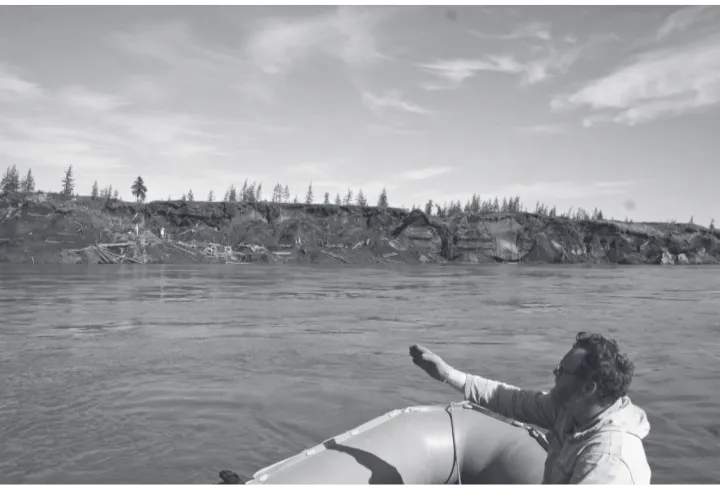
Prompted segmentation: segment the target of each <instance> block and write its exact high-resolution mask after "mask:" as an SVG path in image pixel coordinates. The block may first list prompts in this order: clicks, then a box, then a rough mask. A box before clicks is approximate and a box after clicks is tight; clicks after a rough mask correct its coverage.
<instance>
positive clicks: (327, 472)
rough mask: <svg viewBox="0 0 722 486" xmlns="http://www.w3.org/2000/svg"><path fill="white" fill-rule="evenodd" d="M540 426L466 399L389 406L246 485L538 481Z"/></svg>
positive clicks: (542, 454)
mask: <svg viewBox="0 0 722 486" xmlns="http://www.w3.org/2000/svg"><path fill="white" fill-rule="evenodd" d="M544 444H545V441H544V438H543V436H542V435H541V433H540V432H538V431H536V430H535V429H533V428H531V427H528V426H526V425H523V424H520V423H518V422H514V421H511V420H508V419H505V418H502V417H500V416H498V415H496V414H493V413H492V412H489V411H488V410H485V409H483V408H481V407H478V406H475V405H471V404H469V403H468V402H462V403H456V404H451V405H446V406H423V407H409V408H406V409H402V410H394V411H392V412H389V413H387V414H384V415H382V416H380V417H378V418H376V419H373V420H371V421H369V422H367V423H365V424H363V425H361V426H359V427H358V428H356V429H353V430H350V431H348V432H345V433H343V434H341V435H339V436H336V437H333V438H331V439H329V440H327V441H325V442H323V443H322V444H319V445H317V446H316V447H313V448H311V449H308V450H306V451H304V452H302V453H300V454H297V455H295V456H292V457H290V458H288V459H286V460H283V461H281V462H278V463H276V464H274V465H272V466H269V467H267V468H265V469H262V470H260V471H258V472H257V473H256V474H254V476H253V479H252V480H250V481H248V483H247V484H291V483H295V484H309V483H313V484H329V483H336V484H379V483H381V484H404V483H411V484H446V483H456V482H458V480H459V474H458V471H461V482H463V483H465V484H487V483H495V484H534V483H536V484H540V483H541V481H542V476H543V471H544V461H545V459H546V451H545V447H544Z"/></svg>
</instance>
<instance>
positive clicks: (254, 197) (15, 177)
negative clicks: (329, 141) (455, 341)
mask: <svg viewBox="0 0 722 486" xmlns="http://www.w3.org/2000/svg"><path fill="white" fill-rule="evenodd" d="M60 182H61V190H60V194H63V195H66V196H73V195H76V196H77V194H76V193H74V191H75V177H74V175H73V166H72V165H70V166H69V167H68V169H67V170H66V171H65V174H64V177H63V179H62V180H61V181H60ZM130 190H131V194H132V195H133V197H135V200H136V202H144V201H145V200H146V195H147V192H148V188H147V186H146V184H145V181H144V180H143V178H142V177H141V176H138V177H137V178H136V179H135V181H133V184H132V185H131V186H130ZM0 192H3V193H11V192H26V193H27V192H35V178H34V177H33V173H32V170H31V169H28V172H27V174H26V175H25V176H24V177H22V178H21V177H20V175H19V173H18V170H17V168H16V166H15V165H13V166H12V167H8V168H7V169H6V171H5V173H4V174H3V176H2V179H1V180H0ZM90 197H91V199H101V198H102V199H106V200H119V199H120V195H119V192H118V189H117V188H116V189H114V188H113V186H112V185H108V186H106V187H104V188H102V189H100V188H99V186H98V181H97V180H96V181H94V182H93V187H92V189H91V191H90ZM168 200H170V197H168ZM181 200H182V201H195V196H194V194H193V190H192V189H190V190H189V191H188V192H187V193H185V194H183V195H182V196H181ZM206 201H208V202H214V201H215V194H214V192H213V190H211V191H210V192H209V193H208V196H207V198H206ZM223 201H225V202H242V203H255V202H261V201H265V199H263V186H262V183H260V182H259V183H256V181H253V182H250V183H249V181H248V180H245V181H244V182H243V185H242V186H241V187H240V188H236V186H235V185H234V184H231V185H230V187H229V188H228V189H227V190H226V192H225V194H224V196H223ZM314 201H315V197H314V192H313V182H310V183H309V184H308V189H307V191H306V196H305V198H304V201H303V202H304V203H305V204H314ZM270 202H272V203H287V204H288V203H295V204H298V203H299V200H298V196H294V198H293V200H291V192H290V191H289V188H288V185H285V186H284V185H282V184H280V183H277V184H276V185H275V186H274V187H273V191H272V194H271V200H270ZM322 204H326V205H331V204H333V205H336V206H353V205H355V206H360V207H367V206H368V205H369V203H368V200H367V199H366V196H365V195H364V193H363V191H362V190H361V189H359V190H358V192H356V193H355V194H354V192H353V191H352V190H351V189H350V188H349V189H348V191H347V192H346V194H344V195H343V197H342V196H341V194H340V193H336V196H335V198H334V199H333V202H331V194H330V193H328V192H325V193H324V195H323V203H322ZM376 207H379V208H388V207H389V198H388V193H387V192H386V188H383V189H382V190H381V193H380V194H379V196H378V199H377V201H376ZM412 209H419V210H421V209H422V208H421V207H418V208H417V207H416V205H414V206H413V207H412ZM423 211H424V213H426V215H427V216H437V217H442V218H445V217H451V216H454V215H456V214H488V213H520V212H528V213H532V214H536V215H538V216H542V217H559V218H563V219H569V220H576V221H589V220H597V221H601V220H604V214H603V213H602V210H601V209H597V208H594V210H593V211H592V212H591V213H589V212H588V211H587V210H585V209H583V208H577V209H574V208H569V209H568V210H567V211H563V212H559V211H557V208H556V206H552V207H549V206H547V205H546V204H543V203H541V202H539V201H537V203H536V206H535V207H534V210H533V211H530V210H528V209H527V207H526V206H525V205H524V204H523V203H522V201H521V198H520V197H519V196H518V195H517V196H511V197H504V198H502V199H501V200H499V198H498V197H495V198H493V199H491V198H489V199H486V200H483V201H482V200H481V196H480V195H478V194H473V195H472V196H471V198H470V199H468V200H467V201H466V203H465V204H464V205H462V204H461V201H460V200H457V201H445V202H443V203H440V202H436V201H433V200H431V199H429V200H428V201H427V202H426V204H425V205H424V207H423ZM627 221H629V220H627ZM672 222H674V221H672ZM689 223H690V224H694V217H692V218H690V220H689ZM709 228H710V229H712V230H714V229H715V220H714V219H713V220H712V221H711V222H710V224H709Z"/></svg>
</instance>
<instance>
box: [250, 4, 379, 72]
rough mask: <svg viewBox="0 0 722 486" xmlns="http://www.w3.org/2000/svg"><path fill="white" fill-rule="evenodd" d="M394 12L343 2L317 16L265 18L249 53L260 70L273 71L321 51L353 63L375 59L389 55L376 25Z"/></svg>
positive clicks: (286, 67) (370, 61) (359, 64)
mask: <svg viewBox="0 0 722 486" xmlns="http://www.w3.org/2000/svg"><path fill="white" fill-rule="evenodd" d="M390 12H391V10H389V9H383V8H381V9H379V8H357V7H347V6H341V7H337V8H336V9H334V10H332V11H330V12H325V13H323V14H320V15H316V16H313V17H305V18H293V19H290V18H283V19H282V18H271V19H265V20H264V21H263V22H262V23H260V24H259V25H258V26H257V28H256V29H255V31H254V33H253V35H252V37H251V38H250V39H249V41H248V43H247V45H246V53H247V55H248V57H249V58H250V60H251V61H252V63H253V64H254V65H255V66H256V67H257V69H258V70H259V71H260V72H262V73H264V74H271V75H273V74H280V73H283V72H286V71H288V70H289V69H291V68H292V67H293V66H294V65H295V64H296V63H298V62H302V61H303V60H305V59H306V58H307V57H309V56H312V55H314V54H319V53H323V54H326V55H330V56H333V57H335V58H336V59H338V60H340V61H342V62H343V63H344V64H346V65H349V66H362V65H366V64H369V63H374V62H376V61H379V60H381V59H384V58H385V57H384V56H383V55H382V54H381V53H380V52H379V49H378V46H377V41H376V38H375V36H374V34H373V29H374V27H375V25H376V24H377V23H379V22H381V21H382V20H384V19H385V18H386V16H387V15H388V14H389V13H390Z"/></svg>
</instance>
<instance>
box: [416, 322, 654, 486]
mask: <svg viewBox="0 0 722 486" xmlns="http://www.w3.org/2000/svg"><path fill="white" fill-rule="evenodd" d="M409 354H410V355H411V357H412V358H413V362H414V364H416V365H417V366H419V367H420V368H421V369H423V370H424V371H425V372H426V373H427V374H428V375H429V376H431V377H432V378H434V379H436V380H438V381H441V382H442V383H448V384H449V385H450V386H451V387H452V388H454V389H456V390H457V391H460V392H463V393H464V397H465V399H466V400H469V401H471V402H473V403H476V404H478V405H480V406H482V407H484V408H487V409H489V410H491V411H493V412H496V413H499V414H501V415H503V416H505V417H508V418H510V419H513V420H518V421H520V422H525V423H528V424H531V425H536V426H538V427H541V428H544V429H547V430H548V431H549V433H548V434H547V440H548V442H549V448H548V451H547V460H546V463H545V467H544V481H543V482H544V484H582V483H585V484H598V483H604V484H620V483H634V484H649V483H650V480H651V470H650V468H649V464H648V462H647V456H646V454H645V451H644V446H643V444H642V440H643V439H644V438H645V437H646V436H647V435H648V434H649V430H650V426H649V422H648V420H647V415H646V413H645V412H644V411H643V410H642V409H641V408H639V407H638V406H636V405H633V404H632V402H631V400H630V399H629V397H627V390H628V389H629V385H630V384H631V382H632V376H633V374H634V364H633V363H632V361H631V360H630V359H629V358H628V357H627V356H626V355H624V354H620V352H619V348H618V346H617V343H616V341H614V340H613V339H608V338H605V337H604V336H602V335H601V334H589V333H579V334H577V337H576V342H575V343H574V345H573V346H572V349H571V350H570V351H569V352H568V353H567V354H566V355H565V356H564V357H563V358H562V360H561V362H560V363H559V365H558V366H557V367H556V368H555V369H554V370H553V374H554V387H553V388H552V389H551V391H550V392H548V393H544V392H535V391H530V390H522V389H520V388H517V387H514V386H511V385H507V384H505V383H501V382H498V381H493V380H489V379H486V378H482V377H480V376H475V375H471V374H467V373H463V372H461V371H458V370H456V369H454V368H453V367H451V366H450V365H448V364H447V363H446V362H444V360H442V359H441V358H440V357H439V356H437V355H436V354H434V353H432V352H431V351H429V350H428V349H426V348H424V347H422V346H419V345H413V346H411V347H410V349H409Z"/></svg>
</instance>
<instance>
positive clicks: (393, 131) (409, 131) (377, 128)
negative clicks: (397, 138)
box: [367, 123, 421, 135]
mask: <svg viewBox="0 0 722 486" xmlns="http://www.w3.org/2000/svg"><path fill="white" fill-rule="evenodd" d="M367 127H368V129H369V131H371V132H373V133H378V134H381V135H418V134H420V133H421V131H419V130H416V129H413V128H403V127H402V126H394V125H393V124H384V123H369V124H368V125H367Z"/></svg>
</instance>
